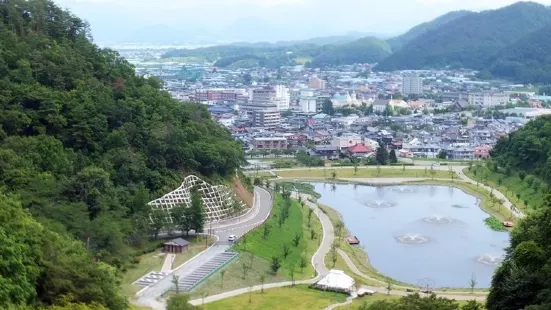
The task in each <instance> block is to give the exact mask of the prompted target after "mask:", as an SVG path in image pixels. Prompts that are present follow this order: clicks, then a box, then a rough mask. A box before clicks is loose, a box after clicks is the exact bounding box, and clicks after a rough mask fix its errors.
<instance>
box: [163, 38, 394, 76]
mask: <svg viewBox="0 0 551 310" xmlns="http://www.w3.org/2000/svg"><path fill="white" fill-rule="evenodd" d="M391 52H392V50H391V48H390V46H389V45H388V43H387V42H385V41H384V40H381V39H378V38H375V37H366V38H362V39H358V40H355V41H352V42H346V43H345V42H342V43H335V44H325V45H318V44H310V43H298V44H293V45H288V46H284V45H283V46H282V45H280V44H278V43H275V44H265V43H261V44H260V43H259V44H249V45H244V46H242V45H220V46H212V47H204V48H197V49H181V50H173V51H169V52H167V53H165V54H164V55H163V56H162V57H163V58H171V57H188V58H189V57H193V58H196V59H202V60H206V61H209V62H214V63H215V65H216V66H218V67H223V68H225V67H230V68H247V67H255V66H256V67H267V68H272V69H275V68H279V67H281V66H293V65H296V64H298V61H299V60H302V59H308V60H309V61H311V64H312V65H313V66H320V67H325V66H336V65H346V64H354V63H373V62H377V61H379V60H381V59H383V58H384V57H386V56H388V55H390V53H391Z"/></svg>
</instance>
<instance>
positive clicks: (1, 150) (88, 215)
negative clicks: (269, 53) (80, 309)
mask: <svg viewBox="0 0 551 310" xmlns="http://www.w3.org/2000/svg"><path fill="white" fill-rule="evenodd" d="M0 20H1V23H0V73H1V74H0V103H1V104H0V189H1V192H2V193H4V194H5V195H7V196H8V198H5V197H4V198H2V199H3V201H2V203H3V205H11V206H13V207H10V210H12V209H14V210H15V209H16V207H15V206H18V205H20V207H19V208H20V209H21V208H23V209H25V210H26V211H25V212H23V211H22V210H19V211H17V212H16V211H13V214H12V215H11V216H9V217H6V218H9V219H10V221H15V222H19V221H23V222H24V223H25V225H26V226H25V227H27V228H26V231H27V232H28V233H25V234H23V233H21V234H20V235H14V232H13V231H14V230H18V229H19V227H18V226H14V227H13V228H10V229H6V227H11V226H2V227H1V228H2V233H0V239H1V240H2V242H0V243H1V245H0V247H4V246H5V247H7V248H5V249H4V251H6V252H5V254H6V255H8V254H9V255H13V259H12V261H11V263H10V265H9V268H4V267H0V268H1V269H0V271H1V272H0V281H9V283H5V284H6V286H4V285H0V286H2V288H4V287H9V289H6V290H4V289H2V290H0V294H3V296H0V300H1V301H0V303H1V302H5V303H11V304H22V305H24V304H26V303H30V304H34V303H37V302H42V303H43V304H55V303H56V298H58V297H60V296H62V295H63V296H65V295H66V296H69V295H70V296H69V297H70V298H69V297H68V298H69V299H67V300H66V301H65V303H64V304H65V305H71V303H74V304H75V307H77V306H78V304H79V303H84V304H85V305H88V306H91V304H92V302H96V303H98V304H99V306H105V307H106V308H108V309H121V308H123V307H124V306H121V305H124V303H123V302H122V301H120V300H119V299H118V296H117V293H116V285H117V283H118V276H117V274H118V271H117V270H124V268H126V267H127V266H128V264H129V262H130V261H131V257H132V246H134V245H139V244H140V243H142V242H143V241H144V239H145V238H147V237H148V235H149V232H150V231H149V230H150V227H149V208H148V207H147V202H148V201H149V200H150V199H152V198H153V197H157V196H159V195H161V194H164V193H166V192H168V191H169V190H172V189H174V188H176V187H177V186H178V185H179V184H180V182H181V180H182V179H183V177H184V176H185V175H187V174H189V173H194V174H200V175H202V176H203V177H205V178H207V179H211V180H215V179H218V180H220V179H221V178H225V177H231V176H233V175H234V172H235V170H236V169H237V168H238V167H239V165H240V164H241V163H242V161H243V160H244V159H243V158H244V155H243V152H242V149H241V147H240V145H239V144H238V143H236V142H235V141H234V140H233V139H232V137H231V135H230V133H229V132H228V131H227V130H226V129H224V128H222V127H221V126H219V125H217V124H216V123H215V122H214V121H212V120H211V118H210V115H209V113H208V111H207V110H206V109H205V108H204V107H203V106H201V105H197V104H192V103H184V104H182V103H180V102H178V101H176V100H173V99H172V98H171V97H170V95H169V94H168V93H166V92H163V91H161V90H160V88H161V86H162V84H161V82H160V80H158V79H156V78H143V77H139V76H136V75H135V73H134V68H133V66H132V65H130V64H129V63H128V62H126V61H125V60H124V59H123V58H122V57H120V56H119V55H118V54H117V53H116V52H114V51H112V50H108V49H100V48H99V47H97V46H96V45H94V44H93V43H92V42H91V37H90V31H89V28H88V25H87V23H86V22H84V21H83V20H81V19H79V18H78V17H76V16H74V15H72V14H71V13H69V12H67V11H64V10H62V9H60V8H59V7H57V6H56V5H55V4H54V3H53V2H52V1H50V0H13V1H2V3H1V5H0ZM12 197H14V198H12ZM3 205H2V208H0V209H2V211H5V210H4V208H3ZM6 212H7V211H6ZM10 212H11V211H10ZM28 214H31V215H32V216H33V217H34V219H35V220H33V219H32V218H30V217H29V216H28ZM7 222H9V221H7ZM39 223H40V224H39ZM8 224H9V223H8ZM37 236H39V237H40V238H38V237H37ZM29 238H31V239H29ZM37 239H42V240H37ZM83 244H86V247H84V246H83ZM54 254H55V255H54ZM3 255H4V254H2V257H4V256H3ZM77 271H78V273H77ZM71 298H73V299H74V300H71ZM59 306H60V307H63V305H62V304H61V303H60V304H59ZM67 307H70V306H67ZM91 307H92V306H91ZM0 308H3V307H2V305H0Z"/></svg>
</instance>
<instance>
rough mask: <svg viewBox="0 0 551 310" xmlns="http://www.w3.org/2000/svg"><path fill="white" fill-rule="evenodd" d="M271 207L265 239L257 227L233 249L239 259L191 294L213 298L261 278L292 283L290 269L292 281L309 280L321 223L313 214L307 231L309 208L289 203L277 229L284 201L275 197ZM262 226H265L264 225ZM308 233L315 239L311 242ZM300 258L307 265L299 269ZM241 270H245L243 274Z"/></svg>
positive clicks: (254, 282) (255, 283)
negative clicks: (277, 265)
mask: <svg viewBox="0 0 551 310" xmlns="http://www.w3.org/2000/svg"><path fill="white" fill-rule="evenodd" d="M274 198H275V200H274V207H273V209H272V213H271V215H270V218H269V219H268V220H267V222H266V224H267V227H268V228H269V229H268V234H267V235H266V236H265V237H264V227H265V226H260V227H258V228H256V229H255V230H253V231H251V232H249V233H248V234H247V235H246V237H244V238H241V239H240V241H239V242H238V243H237V244H236V245H235V246H234V249H235V250H237V251H239V252H241V254H240V256H239V257H238V259H236V260H235V261H234V262H232V263H231V264H230V265H228V266H227V267H225V268H223V269H222V270H224V271H223V273H222V271H218V272H217V273H216V274H214V275H213V276H211V277H210V278H209V279H208V280H207V281H205V282H204V283H203V284H201V285H200V286H199V287H198V288H197V289H195V290H194V291H193V292H192V296H193V297H201V296H203V295H209V296H210V295H215V294H219V293H222V292H225V291H231V290H234V289H238V288H244V287H248V286H251V285H257V284H261V277H263V278H264V282H265V283H274V282H282V281H288V280H291V270H294V271H293V278H294V279H295V280H301V279H310V278H312V277H313V276H314V275H315V272H314V268H313V266H312V265H311V258H312V255H313V254H314V253H315V252H316V251H317V249H318V247H319V244H320V240H321V237H322V228H321V223H320V221H319V220H318V218H317V217H316V216H315V214H313V215H312V216H311V221H310V224H311V226H310V228H309V227H308V213H309V211H308V210H309V208H308V207H306V206H304V207H302V206H301V204H300V203H299V202H298V201H296V200H292V204H291V207H290V208H289V216H288V218H287V219H286V220H285V221H284V223H283V224H282V225H281V227H280V226H279V215H280V214H281V211H282V210H283V208H284V204H285V200H284V198H283V197H282V196H281V195H279V194H276V195H275V197H274ZM266 224H264V225H266ZM311 230H313V231H314V234H315V237H314V239H311V232H310V231H311ZM297 235H298V236H299V237H300V241H299V244H298V246H294V245H293V238H295V236H297ZM284 244H285V245H287V246H288V247H289V249H290V253H289V254H288V255H287V257H286V258H284V255H283V252H284V251H283V247H284ZM274 256H276V257H278V258H280V262H281V268H280V269H279V270H278V272H277V274H275V275H274V274H273V273H272V272H271V270H270V266H271V262H272V257H274ZM301 257H302V258H303V259H304V260H305V261H306V266H305V267H304V268H302V270H301V268H300V261H301ZM244 269H246V271H245V272H244Z"/></svg>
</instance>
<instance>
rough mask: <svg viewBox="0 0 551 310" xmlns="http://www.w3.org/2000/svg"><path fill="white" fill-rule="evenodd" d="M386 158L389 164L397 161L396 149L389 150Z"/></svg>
mask: <svg viewBox="0 0 551 310" xmlns="http://www.w3.org/2000/svg"><path fill="white" fill-rule="evenodd" d="M388 160H389V161H390V163H391V164H395V163H397V162H398V157H397V156H396V151H395V150H394V149H392V150H390V154H389V156H388Z"/></svg>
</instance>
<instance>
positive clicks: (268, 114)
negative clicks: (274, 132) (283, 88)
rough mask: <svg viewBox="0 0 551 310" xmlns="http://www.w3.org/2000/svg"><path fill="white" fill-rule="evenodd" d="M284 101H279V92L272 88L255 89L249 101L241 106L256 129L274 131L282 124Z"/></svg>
mask: <svg viewBox="0 0 551 310" xmlns="http://www.w3.org/2000/svg"><path fill="white" fill-rule="evenodd" d="M283 101H284V100H281V98H280V99H279V100H278V98H277V91H276V89H274V88H272V87H263V88H258V89H254V90H253V91H252V92H251V97H250V99H249V101H248V102H247V103H245V104H242V105H241V110H243V111H244V112H246V113H247V115H248V116H249V119H251V120H252V124H253V126H254V127H264V128H266V129H273V128H275V127H277V126H279V124H280V123H281V112H280V108H281V107H282V106H283V105H284V104H282V102H283Z"/></svg>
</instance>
